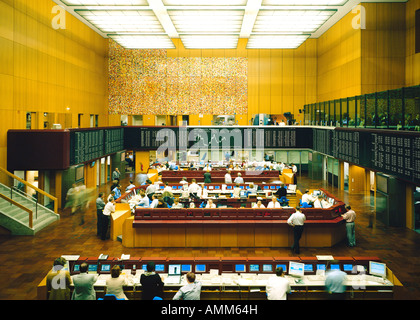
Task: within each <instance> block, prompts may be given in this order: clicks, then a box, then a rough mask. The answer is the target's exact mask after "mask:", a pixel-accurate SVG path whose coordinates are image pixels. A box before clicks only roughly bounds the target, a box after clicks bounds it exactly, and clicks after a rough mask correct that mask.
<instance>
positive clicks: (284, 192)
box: [273, 183, 287, 198]
mask: <svg viewBox="0 0 420 320" xmlns="http://www.w3.org/2000/svg"><path fill="white" fill-rule="evenodd" d="M273 195H274V196H276V197H277V198H281V197H286V196H287V189H286V188H285V187H284V185H283V183H280V188H278V189H277V191H276V192H274V194H273Z"/></svg>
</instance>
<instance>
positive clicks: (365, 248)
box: [0, 175, 420, 300]
mask: <svg viewBox="0 0 420 320" xmlns="http://www.w3.org/2000/svg"><path fill="white" fill-rule="evenodd" d="M128 181H129V176H128V175H127V176H126V178H125V179H124V180H122V181H121V185H122V187H123V188H125V186H126V185H128ZM319 187H323V188H325V189H326V190H328V191H330V192H332V193H333V194H335V195H336V196H337V197H338V198H340V199H342V200H343V201H344V202H345V203H346V204H350V205H351V206H352V207H353V209H355V211H356V213H357V221H356V241H357V246H356V247H354V248H348V247H347V246H346V244H345V243H344V242H343V243H340V244H337V245H335V246H334V247H333V248H318V249H317V248H308V249H305V248H303V249H302V250H301V256H315V255H319V254H320V255H323V254H331V255H335V256H378V257H380V258H381V259H382V260H383V261H384V262H385V263H386V264H387V266H388V267H389V268H390V269H391V270H392V271H393V272H394V274H395V275H396V277H397V278H398V279H399V280H400V281H401V283H402V284H403V287H398V288H395V294H394V298H395V299H397V300H415V299H420V250H419V244H420V234H418V233H416V232H415V231H413V230H409V229H406V228H391V227H385V226H383V224H381V223H380V222H378V221H376V220H375V218H374V212H373V210H372V209H371V207H370V205H369V203H370V201H369V199H366V198H365V196H364V195H360V194H348V193H347V192H344V191H339V190H338V189H337V188H335V187H331V186H328V185H325V182H320V181H312V180H310V179H308V178H306V177H300V178H299V179H298V188H299V189H300V190H304V189H305V188H319ZM99 189H100V191H104V190H106V192H109V187H108V186H104V187H101V188H99ZM98 191H99V190H98ZM372 215H373V224H372V227H371V228H370V227H368V226H369V216H372ZM79 222H80V215H79V214H76V215H74V216H71V215H70V214H69V212H63V213H62V217H61V219H60V220H59V221H58V222H55V223H54V224H52V225H50V226H49V227H47V228H46V229H44V230H42V231H41V232H39V233H38V234H37V235H35V236H33V237H32V236H2V237H0V266H1V274H2V280H1V281H0V300H34V299H36V297H37V286H38V284H39V283H40V282H41V280H42V279H43V278H44V277H45V276H46V274H47V272H48V271H49V269H50V268H51V265H52V262H53V260H54V259H55V258H56V257H59V256H61V255H63V254H65V255H72V254H75V255H81V256H89V257H93V256H99V254H101V253H105V254H108V255H110V256H115V257H118V256H121V254H123V253H124V254H131V256H148V257H169V256H178V257H182V256H194V257H199V256H206V257H209V256H231V257H236V256H237V257H239V256H241V257H246V256H270V257H273V256H291V252H290V249H289V248H206V249H202V248H173V249H172V248H153V249H150V248H146V249H141V248H124V247H123V246H122V244H121V243H120V242H113V241H110V240H108V241H102V240H100V239H98V238H97V236H96V210H95V207H94V205H93V206H92V207H91V208H90V209H89V210H88V211H87V212H86V214H85V223H84V224H83V225H79Z"/></svg>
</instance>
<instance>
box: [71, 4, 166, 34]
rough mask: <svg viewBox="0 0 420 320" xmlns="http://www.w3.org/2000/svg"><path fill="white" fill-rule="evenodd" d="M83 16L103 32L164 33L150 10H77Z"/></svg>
mask: <svg viewBox="0 0 420 320" xmlns="http://www.w3.org/2000/svg"><path fill="white" fill-rule="evenodd" d="M77 13H78V14H80V15H81V16H82V17H83V18H85V19H86V20H87V21H89V22H90V23H91V24H93V25H94V26H95V27H97V28H98V29H99V30H101V31H102V32H104V33H117V32H118V33H119V32H133V33H140V32H144V33H164V32H165V30H164V29H163V27H162V25H161V24H160V22H159V20H158V19H157V18H156V16H155V14H154V13H153V11H152V10H141V11H140V10H125V11H120V10H115V11H113V10H106V11H105V10H92V11H85V10H77Z"/></svg>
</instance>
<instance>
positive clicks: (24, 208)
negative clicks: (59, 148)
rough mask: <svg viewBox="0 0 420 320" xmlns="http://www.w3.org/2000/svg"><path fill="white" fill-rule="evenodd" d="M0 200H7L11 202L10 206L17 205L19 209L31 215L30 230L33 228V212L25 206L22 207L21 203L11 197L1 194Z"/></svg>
mask: <svg viewBox="0 0 420 320" xmlns="http://www.w3.org/2000/svg"><path fill="white" fill-rule="evenodd" d="M0 198H2V199H4V200H6V201H7V202H10V204H12V205H15V206H17V207H19V208H20V209H22V210H24V211H26V212H27V213H29V228H31V229H32V228H33V218H34V216H33V211H32V210H30V209H28V208H26V207H25V206H23V205H21V204H20V203H18V202H16V201H15V200H12V199H10V198H9V197H6V196H5V195H3V194H1V193H0Z"/></svg>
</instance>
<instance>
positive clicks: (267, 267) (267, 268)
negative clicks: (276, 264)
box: [263, 264, 273, 272]
mask: <svg viewBox="0 0 420 320" xmlns="http://www.w3.org/2000/svg"><path fill="white" fill-rule="evenodd" d="M263 272H273V265H272V264H263Z"/></svg>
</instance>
